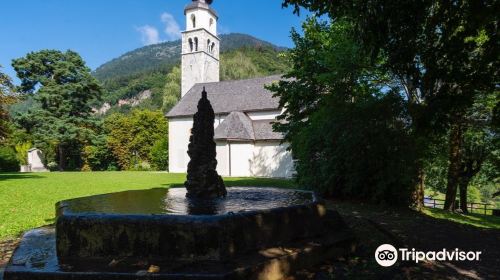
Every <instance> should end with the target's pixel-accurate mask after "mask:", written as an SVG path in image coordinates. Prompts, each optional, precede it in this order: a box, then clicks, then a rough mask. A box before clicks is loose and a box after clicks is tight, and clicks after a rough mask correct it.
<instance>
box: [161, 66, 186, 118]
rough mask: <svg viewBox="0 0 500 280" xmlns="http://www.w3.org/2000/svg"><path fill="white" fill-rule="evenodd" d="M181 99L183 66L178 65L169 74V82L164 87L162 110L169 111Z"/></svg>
mask: <svg viewBox="0 0 500 280" xmlns="http://www.w3.org/2000/svg"><path fill="white" fill-rule="evenodd" d="M179 99H181V68H180V67H179V66H176V67H174V68H172V71H171V72H170V73H168V75H167V82H166V83H165V87H164V88H163V105H162V110H163V112H164V113H167V112H168V111H170V109H172V108H173V107H174V106H175V104H177V102H178V101H179Z"/></svg>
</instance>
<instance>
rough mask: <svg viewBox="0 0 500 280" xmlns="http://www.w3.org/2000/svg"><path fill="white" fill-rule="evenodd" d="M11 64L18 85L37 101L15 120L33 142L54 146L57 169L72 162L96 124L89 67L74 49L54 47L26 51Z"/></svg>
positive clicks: (96, 89)
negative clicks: (17, 79) (19, 82)
mask: <svg viewBox="0 0 500 280" xmlns="http://www.w3.org/2000/svg"><path fill="white" fill-rule="evenodd" d="M12 66H13V67H14V69H15V70H16V72H17V75H18V77H19V79H21V86H20V87H19V89H20V90H21V91H22V92H24V93H28V94H34V99H35V101H36V102H37V103H38V104H39V106H38V107H36V108H33V109H32V110H29V111H28V112H27V113H25V114H24V115H21V116H18V117H17V120H18V122H19V123H20V124H21V125H23V127H24V128H25V129H26V130H27V131H29V132H30V133H32V134H33V136H34V139H35V145H37V146H44V147H45V149H46V150H48V149H51V148H55V149H56V153H57V155H58V165H59V169H60V170H65V169H66V167H67V162H68V159H70V162H72V163H75V164H76V162H78V158H79V157H80V154H81V153H80V150H81V149H82V147H83V145H84V144H85V143H88V142H90V141H91V139H92V138H93V137H94V136H95V135H94V130H95V128H96V126H97V125H98V123H97V122H96V119H95V118H94V117H93V115H92V107H91V103H92V102H93V101H94V100H95V99H98V98H99V96H100V94H101V87H100V86H99V84H98V82H97V80H96V79H95V78H93V77H92V75H91V74H90V69H89V68H88V67H87V66H86V65H85V62H84V61H83V60H82V58H81V57H80V56H79V55H78V54H77V53H75V52H73V51H66V52H64V53H63V52H60V51H56V50H42V51H39V52H33V53H29V54H28V55H26V57H23V58H19V59H15V60H14V61H13V63H12ZM75 157H77V158H75Z"/></svg>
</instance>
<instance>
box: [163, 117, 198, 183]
mask: <svg viewBox="0 0 500 280" xmlns="http://www.w3.org/2000/svg"><path fill="white" fill-rule="evenodd" d="M168 125H169V137H168V147H169V158H168V160H169V163H168V166H169V171H170V172H173V173H184V172H186V171H187V165H188V163H189V156H188V154H187V151H188V144H189V137H190V136H191V128H192V127H193V119H192V118H191V117H189V118H174V119H170V120H169V122H168Z"/></svg>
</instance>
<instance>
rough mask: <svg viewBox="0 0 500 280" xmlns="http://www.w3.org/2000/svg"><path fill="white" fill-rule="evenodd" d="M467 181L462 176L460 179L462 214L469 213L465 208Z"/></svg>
mask: <svg viewBox="0 0 500 280" xmlns="http://www.w3.org/2000/svg"><path fill="white" fill-rule="evenodd" d="M469 181H470V180H468V179H467V178H462V179H461V180H460V184H459V186H460V209H461V210H462V212H463V213H464V214H467V213H469V210H467V186H468V185H469Z"/></svg>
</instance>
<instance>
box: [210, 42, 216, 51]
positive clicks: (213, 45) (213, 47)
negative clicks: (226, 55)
mask: <svg viewBox="0 0 500 280" xmlns="http://www.w3.org/2000/svg"><path fill="white" fill-rule="evenodd" d="M214 51H215V43H212V46H211V47H210V52H211V53H214Z"/></svg>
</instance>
